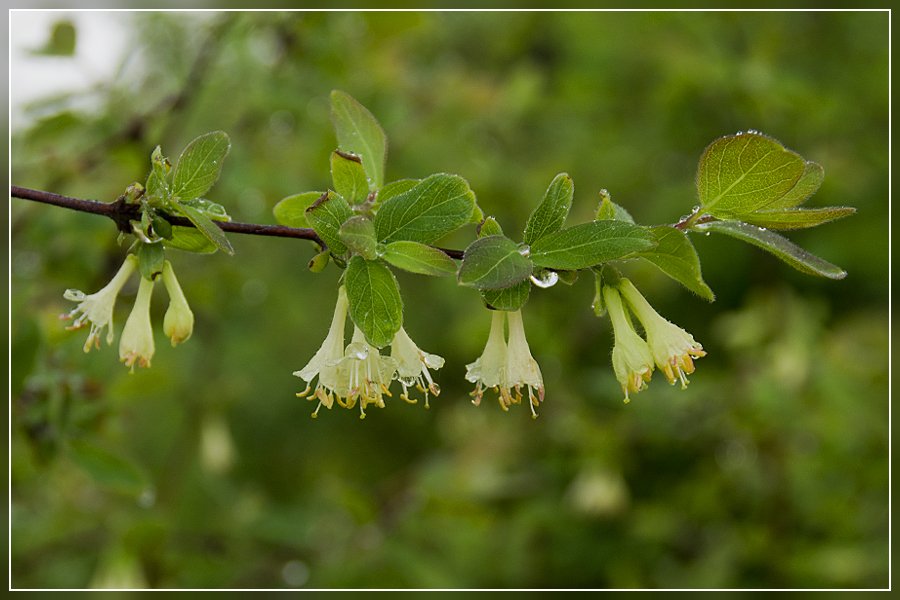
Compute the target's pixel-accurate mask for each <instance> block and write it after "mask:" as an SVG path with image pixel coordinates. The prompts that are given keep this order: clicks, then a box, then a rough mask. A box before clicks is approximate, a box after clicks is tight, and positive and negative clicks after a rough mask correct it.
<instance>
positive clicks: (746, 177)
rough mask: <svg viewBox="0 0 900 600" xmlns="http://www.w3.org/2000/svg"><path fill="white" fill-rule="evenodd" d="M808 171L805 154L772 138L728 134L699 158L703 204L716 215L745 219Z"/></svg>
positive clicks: (699, 187)
mask: <svg viewBox="0 0 900 600" xmlns="http://www.w3.org/2000/svg"><path fill="white" fill-rule="evenodd" d="M805 170H806V161H805V160H803V157H801V156H800V155H799V154H797V153H796V152H792V151H790V150H788V149H786V148H785V147H784V146H782V145H781V144H780V143H779V142H778V141H776V140H774V139H772V138H770V137H767V136H764V135H762V134H759V133H755V132H748V133H739V134H737V135H729V136H725V137H723V138H719V139H718V140H716V141H714V142H713V143H712V144H710V145H709V146H708V147H707V148H706V150H705V151H704V152H703V156H702V157H701V158H700V166H699V168H698V170H697V191H698V193H699V195H700V204H701V206H702V207H703V212H704V213H708V214H711V215H713V216H715V217H718V218H722V219H729V218H742V217H743V216H745V215H747V214H749V213H752V212H754V211H756V210H759V209H761V208H765V207H767V206H769V205H771V204H773V203H775V202H776V201H778V200H779V199H781V198H783V197H784V195H785V194H787V193H788V192H789V191H790V190H791V189H793V188H794V187H795V186H796V185H797V183H798V181H799V180H800V178H801V176H802V175H803V173H804V171H805Z"/></svg>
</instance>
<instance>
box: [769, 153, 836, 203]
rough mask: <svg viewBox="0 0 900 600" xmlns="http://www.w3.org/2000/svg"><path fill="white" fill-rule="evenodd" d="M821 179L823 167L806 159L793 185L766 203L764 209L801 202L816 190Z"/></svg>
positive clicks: (823, 171) (823, 176) (823, 177)
mask: <svg viewBox="0 0 900 600" xmlns="http://www.w3.org/2000/svg"><path fill="white" fill-rule="evenodd" d="M823 179H825V169H823V168H822V165H819V164H817V163H814V162H812V161H807V162H806V165H804V167H803V174H802V175H801V176H800V179H798V180H797V183H796V184H794V187H792V188H791V189H790V190H788V192H787V193H786V194H785V195H784V196H782V197H781V198H779V199H778V200H776V201H775V202H773V203H771V204H769V205H767V206H766V210H774V209H777V208H793V207H795V206H799V205H801V204H803V203H804V202H806V200H807V199H808V198H809V197H810V196H812V195H813V194H815V193H816V191H818V189H819V186H821V185H822V180H823Z"/></svg>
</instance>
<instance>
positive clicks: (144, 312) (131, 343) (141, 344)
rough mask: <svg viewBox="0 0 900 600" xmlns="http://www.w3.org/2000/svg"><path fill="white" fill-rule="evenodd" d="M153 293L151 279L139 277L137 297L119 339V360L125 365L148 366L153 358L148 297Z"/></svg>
mask: <svg viewBox="0 0 900 600" xmlns="http://www.w3.org/2000/svg"><path fill="white" fill-rule="evenodd" d="M152 295H153V280H151V279H147V278H145V277H141V284H140V286H138V292H137V298H135V300H134V306H133V307H132V308H131V314H129V315H128V319H126V321H125V328H124V329H123V330H122V339H120V340H119V360H121V361H122V362H123V363H125V366H126V367H131V372H132V373H133V372H134V366H135V365H137V366H139V367H149V366H150V359H152V358H153V352H154V346H153V327H152V326H151V325H150V297H151V296H152Z"/></svg>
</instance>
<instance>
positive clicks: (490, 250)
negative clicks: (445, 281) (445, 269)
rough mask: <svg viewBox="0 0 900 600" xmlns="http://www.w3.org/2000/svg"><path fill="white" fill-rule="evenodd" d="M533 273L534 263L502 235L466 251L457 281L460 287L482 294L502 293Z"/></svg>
mask: <svg viewBox="0 0 900 600" xmlns="http://www.w3.org/2000/svg"><path fill="white" fill-rule="evenodd" d="M531 271H532V264H531V261H530V260H528V259H527V258H525V257H524V256H522V253H521V252H519V246H518V244H516V243H515V242H514V241H512V240H511V239H509V238H508V237H505V236H502V235H489V236H487V237H483V238H478V239H477V240H475V241H474V242H472V243H471V244H469V247H468V248H466V254H465V258H464V259H463V262H462V266H461V267H460V269H459V275H458V279H459V283H460V284H461V285H466V286H469V287H474V288H477V289H480V290H488V289H500V288H505V287H509V286H511V285H514V284H516V283H519V282H520V281H522V280H525V279H528V276H529V275H531Z"/></svg>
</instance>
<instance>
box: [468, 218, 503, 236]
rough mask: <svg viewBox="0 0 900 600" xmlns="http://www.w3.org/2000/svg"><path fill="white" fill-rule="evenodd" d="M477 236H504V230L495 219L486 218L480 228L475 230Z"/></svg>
mask: <svg viewBox="0 0 900 600" xmlns="http://www.w3.org/2000/svg"><path fill="white" fill-rule="evenodd" d="M475 235H477V236H478V237H480V238H481V237H487V236H489V235H503V228H502V227H500V223H498V222H497V219H495V218H494V217H485V218H484V220H483V221H481V223H479V224H478V227H476V228H475Z"/></svg>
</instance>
